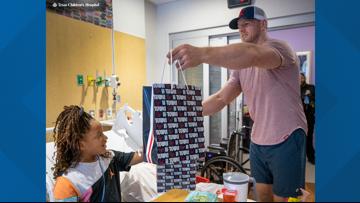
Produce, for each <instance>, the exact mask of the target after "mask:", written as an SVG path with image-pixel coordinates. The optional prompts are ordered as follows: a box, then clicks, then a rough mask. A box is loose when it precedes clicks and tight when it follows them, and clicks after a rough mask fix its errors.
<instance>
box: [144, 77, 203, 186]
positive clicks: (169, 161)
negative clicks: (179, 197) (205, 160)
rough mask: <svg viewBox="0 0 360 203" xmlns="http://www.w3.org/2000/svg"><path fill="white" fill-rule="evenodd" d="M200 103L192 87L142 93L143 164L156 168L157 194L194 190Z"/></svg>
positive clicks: (158, 86)
mask: <svg viewBox="0 0 360 203" xmlns="http://www.w3.org/2000/svg"><path fill="white" fill-rule="evenodd" d="M201 102H202V96H201V90H200V88H197V87H194V86H185V85H172V84H154V85H153V86H152V87H144V89H143V119H144V121H143V138H144V139H143V141H144V143H143V146H144V152H145V153H144V161H147V162H150V163H154V164H157V180H158V182H157V186H158V192H165V191H168V190H170V189H173V188H176V189H190V190H194V189H195V173H196V160H198V159H199V158H201V157H204V150H205V148H204V142H205V138H204V126H203V117H202V104H201Z"/></svg>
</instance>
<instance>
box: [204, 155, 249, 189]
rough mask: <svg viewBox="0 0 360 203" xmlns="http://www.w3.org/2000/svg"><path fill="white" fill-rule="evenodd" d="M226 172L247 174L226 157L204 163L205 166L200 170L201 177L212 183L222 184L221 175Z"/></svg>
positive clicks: (236, 163) (237, 164)
mask: <svg viewBox="0 0 360 203" xmlns="http://www.w3.org/2000/svg"><path fill="white" fill-rule="evenodd" d="M226 172H241V173H245V174H247V173H246V171H245V170H244V169H243V167H241V165H240V164H239V163H238V162H237V161H235V160H234V159H232V158H230V157H227V156H218V157H214V158H212V159H210V160H209V161H207V162H206V163H205V166H204V167H203V168H202V169H201V176H202V177H205V178H208V179H209V180H210V182H212V183H217V184H223V173H226Z"/></svg>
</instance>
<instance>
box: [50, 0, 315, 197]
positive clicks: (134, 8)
mask: <svg viewBox="0 0 360 203" xmlns="http://www.w3.org/2000/svg"><path fill="white" fill-rule="evenodd" d="M315 72H316V71H315V0H302V1H298V0H46V200H47V201H50V202H53V201H72V202H73V201H76V202H80V201H85V202H103V201H109V202H113V201H115V202H120V201H122V202H150V201H154V202H171V201H173V202H198V201H206V202H246V201H248V202H254V201H267V202H269V201H270V202H272V201H275V202H284V201H303V202H313V201H315V163H316V162H315V157H316V156H315V155H316V154H315V152H316V149H315V136H316V132H315V129H316V128H315V80H316V77H315ZM113 176H114V177H113Z"/></svg>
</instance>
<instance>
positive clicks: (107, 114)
mask: <svg viewBox="0 0 360 203" xmlns="http://www.w3.org/2000/svg"><path fill="white" fill-rule="evenodd" d="M106 117H107V118H108V119H109V118H112V109H111V108H108V109H106Z"/></svg>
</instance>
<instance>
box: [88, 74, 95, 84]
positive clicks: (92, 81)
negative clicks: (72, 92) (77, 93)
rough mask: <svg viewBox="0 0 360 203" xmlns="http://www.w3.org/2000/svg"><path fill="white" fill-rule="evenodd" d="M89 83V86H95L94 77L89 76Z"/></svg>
mask: <svg viewBox="0 0 360 203" xmlns="http://www.w3.org/2000/svg"><path fill="white" fill-rule="evenodd" d="M87 83H88V86H94V84H95V79H94V77H93V76H89V75H88V76H87Z"/></svg>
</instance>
